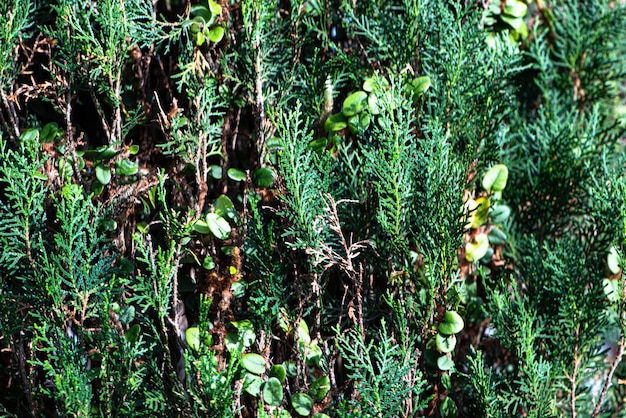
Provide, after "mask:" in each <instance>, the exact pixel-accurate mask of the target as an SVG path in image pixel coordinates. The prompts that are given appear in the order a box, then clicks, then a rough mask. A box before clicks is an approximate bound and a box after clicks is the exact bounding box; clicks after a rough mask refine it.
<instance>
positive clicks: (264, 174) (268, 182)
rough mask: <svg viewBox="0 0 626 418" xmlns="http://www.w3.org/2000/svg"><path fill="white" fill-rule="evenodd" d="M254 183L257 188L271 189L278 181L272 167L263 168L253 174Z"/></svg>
mask: <svg viewBox="0 0 626 418" xmlns="http://www.w3.org/2000/svg"><path fill="white" fill-rule="evenodd" d="M252 181H253V182H254V184H255V185H256V186H257V187H261V188H267V187H271V186H272V184H274V182H275V181H276V173H275V172H274V170H272V169H271V168H270V167H262V168H259V169H258V170H256V171H255V172H254V173H252Z"/></svg>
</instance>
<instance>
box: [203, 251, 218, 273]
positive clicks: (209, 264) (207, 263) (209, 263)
mask: <svg viewBox="0 0 626 418" xmlns="http://www.w3.org/2000/svg"><path fill="white" fill-rule="evenodd" d="M202 268H204V269H205V270H213V269H214V268H215V262H214V261H213V257H211V256H210V255H207V256H206V257H204V261H203V262H202Z"/></svg>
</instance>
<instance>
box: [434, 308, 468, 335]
mask: <svg viewBox="0 0 626 418" xmlns="http://www.w3.org/2000/svg"><path fill="white" fill-rule="evenodd" d="M464 326H465V323H464V322H463V318H461V315H459V314H458V313H456V311H448V312H446V313H445V314H444V315H443V319H442V321H441V323H440V324H439V327H438V329H439V332H440V333H442V334H444V335H452V334H456V333H458V332H461V331H462V330H463V327H464Z"/></svg>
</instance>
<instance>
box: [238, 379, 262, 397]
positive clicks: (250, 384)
mask: <svg viewBox="0 0 626 418" xmlns="http://www.w3.org/2000/svg"><path fill="white" fill-rule="evenodd" d="M262 384H263V379H261V378H260V377H259V376H257V375H254V374H251V373H246V375H245V376H244V377H243V387H242V388H243V390H244V392H246V393H248V394H250V395H252V396H259V394H260V393H261V385H262Z"/></svg>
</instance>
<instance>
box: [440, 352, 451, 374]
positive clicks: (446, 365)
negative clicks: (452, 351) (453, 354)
mask: <svg viewBox="0 0 626 418" xmlns="http://www.w3.org/2000/svg"><path fill="white" fill-rule="evenodd" d="M448 356H449V355H448V354H445V355H443V356H441V357H439V358H438V359H437V367H439V370H442V371H448V370H452V369H454V361H452V359H451V358H450V357H448Z"/></svg>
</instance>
